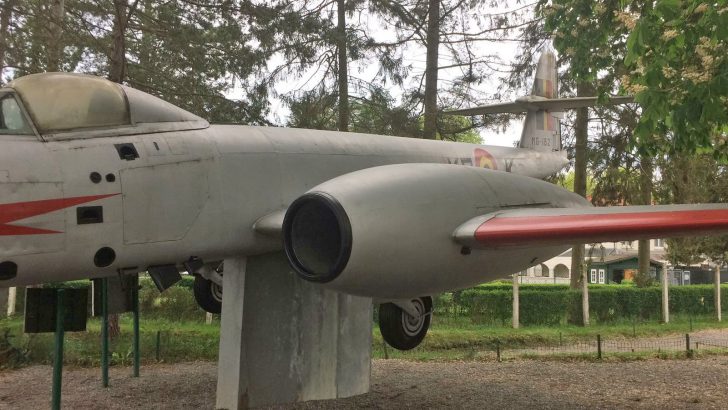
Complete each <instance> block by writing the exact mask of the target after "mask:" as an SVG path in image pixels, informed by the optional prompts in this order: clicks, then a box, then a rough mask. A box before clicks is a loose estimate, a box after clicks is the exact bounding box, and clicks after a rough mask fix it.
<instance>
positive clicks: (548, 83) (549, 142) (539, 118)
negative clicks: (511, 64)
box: [518, 50, 562, 151]
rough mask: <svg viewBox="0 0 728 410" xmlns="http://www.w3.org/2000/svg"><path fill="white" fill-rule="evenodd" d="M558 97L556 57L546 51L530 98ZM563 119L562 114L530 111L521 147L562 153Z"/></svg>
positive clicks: (524, 124)
mask: <svg viewBox="0 0 728 410" xmlns="http://www.w3.org/2000/svg"><path fill="white" fill-rule="evenodd" d="M558 96H559V86H558V79H557V74H556V56H555V55H554V53H553V52H552V51H549V50H546V51H544V52H543V53H541V57H540V58H539V59H538V66H537V67H536V78H535V79H534V81H533V91H532V93H531V96H530V97H536V98H538V97H541V99H543V98H549V99H550V98H558ZM561 117H562V114H561V113H555V112H552V111H550V110H547V109H539V110H534V111H531V110H529V111H528V113H527V114H526V120H525V121H524V123H523V132H522V133H521V142H520V143H519V144H518V145H519V147H521V148H531V149H534V150H537V151H561V129H560V126H559V120H558V119H559V118H561Z"/></svg>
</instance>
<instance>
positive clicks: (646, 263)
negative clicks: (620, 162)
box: [635, 155, 652, 286]
mask: <svg viewBox="0 0 728 410" xmlns="http://www.w3.org/2000/svg"><path fill="white" fill-rule="evenodd" d="M640 166H641V172H640V202H641V204H642V205H651V204H652V161H651V160H650V159H649V158H647V157H646V156H644V155H643V156H642V157H641V159H640ZM637 255H638V263H637V266H638V267H639V275H640V276H641V278H640V280H638V281H635V282H637V284H638V285H640V286H644V285H646V284H648V283H649V282H651V280H650V240H649V239H642V240H640V241H639V242H637Z"/></svg>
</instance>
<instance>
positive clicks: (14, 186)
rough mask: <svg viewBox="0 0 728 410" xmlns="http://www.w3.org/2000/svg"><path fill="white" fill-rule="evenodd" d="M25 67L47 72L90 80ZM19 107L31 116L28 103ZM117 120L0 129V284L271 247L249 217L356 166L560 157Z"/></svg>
mask: <svg viewBox="0 0 728 410" xmlns="http://www.w3.org/2000/svg"><path fill="white" fill-rule="evenodd" d="M32 77H35V78H32V79H29V81H35V82H42V83H50V84H53V83H57V82H63V81H68V79H69V78H72V77H76V79H81V80H83V81H91V79H90V78H87V77H82V76H76V75H62V74H57V75H56V74H45V75H43V74H39V75H35V76H32ZM21 80H22V79H21ZM15 83H16V84H15V85H14V84H10V87H9V88H8V89H5V90H3V91H4V92H5V93H6V94H5V95H6V96H14V97H15V98H16V99H17V100H18V102H21V101H22V100H23V97H22V91H17V90H16V89H15V88H13V87H14V86H15V87H17V88H18V89H21V90H22V88H23V85H24V84H23V82H22V81H20V80H18V81H16V82H15ZM18 83H20V84H18ZM44 87H46V88H50V87H51V86H50V85H48V86H45V85H44ZM124 90H125V91H126V92H129V89H127V88H126V87H124ZM135 94H141V93H140V92H138V91H137V92H136V93H135ZM146 99H147V100H149V101H151V102H152V103H161V100H157V99H155V98H154V97H151V96H146ZM132 102H133V101H131V98H130V103H132ZM145 102H148V101H146V100H145ZM165 104H166V103H165ZM23 111H24V113H25V115H26V117H31V114H30V113H29V112H31V111H32V108H29V107H26V109H24V110H23ZM132 112H133V108H132ZM31 118H32V117H31ZM197 120H199V121H198V122H202V120H201V119H197ZM29 122H30V121H29ZM198 126H199V125H198V124H195V127H198ZM120 128H121V127H120ZM146 128H147V129H153V128H151V127H146ZM168 128H170V127H167V129H168ZM124 132H127V130H126V129H125V130H123V131H122V132H118V133H115V132H114V129H102V130H101V131H100V132H99V131H96V132H95V130H88V131H85V130H81V131H79V130H74V131H70V132H65V133H64V132H48V133H42V132H41V131H35V132H33V133H27V134H24V135H23V134H20V135H12V134H10V133H5V134H2V135H0V147H2V148H0V263H1V262H6V261H7V262H12V263H14V264H16V265H17V275H16V276H15V277H13V278H10V279H6V280H3V281H0V286H3V287H9V286H20V285H30V284H37V283H42V282H50V281H64V280H72V279H79V278H87V277H102V276H109V275H113V274H115V273H116V272H117V271H119V270H120V269H121V270H128V271H134V270H141V271H143V270H145V269H146V268H147V267H149V266H156V265H165V264H170V263H174V264H177V265H179V264H181V263H182V262H185V261H187V260H188V259H189V258H190V257H192V256H195V257H200V258H203V259H204V260H206V261H207V260H210V261H211V260H221V259H224V257H226V256H230V255H257V254H262V253H266V252H270V251H274V250H279V249H281V243H280V239H278V238H271V237H269V236H266V235H261V234H259V233H257V232H255V231H254V230H253V229H252V227H253V225H254V224H255V222H256V221H257V220H258V219H259V218H261V217H263V216H265V215H268V214H271V213H275V212H277V211H280V210H284V209H286V207H287V205H288V204H290V203H291V202H292V201H293V200H294V199H295V198H297V197H298V196H300V195H301V194H303V193H305V192H306V191H308V190H309V189H311V188H313V187H315V186H316V185H318V184H320V183H322V182H325V181H327V180H329V179H332V178H334V177H336V176H340V175H343V174H346V173H349V172H352V171H356V170H361V169H365V168H371V167H376V166H381V165H388V164H401V163H439V164H457V166H477V167H482V168H488V169H494V170H503V171H506V172H511V173H514V174H520V175H525V176H529V177H534V178H543V177H546V176H548V175H551V174H553V173H555V172H557V171H558V170H559V169H561V168H562V167H563V166H564V165H565V164H566V163H567V159H566V156H565V154H564V153H563V152H538V151H533V150H524V149H516V148H507V147H490V146H482V145H475V144H459V143H452V142H444V141H429V140H416V139H407V138H397V137H385V136H378V135H365V134H357V133H340V132H330V131H314V130H303V129H286V128H273V127H253V126H239V125H211V126H206V125H205V126H204V127H200V128H199V129H191V130H184V131H174V130H172V131H162V132H148V133H141V134H131V133H130V135H118V134H123V133H124ZM99 133H100V134H101V136H96V135H97V134H99ZM115 134H117V135H115ZM119 144H133V145H134V148H135V149H136V151H137V154H138V158H135V159H133V160H125V159H122V158H120V155H119V152H118V150H117V148H116V147H117V146H118V145H119ZM452 166H456V165H452ZM94 173H97V174H98V175H100V176H101V180H100V181H99V182H95V181H94V180H92V178H93V176H92V174H94ZM79 207H102V208H103V222H102V223H79V221H78V218H77V217H78V215H77V213H78V212H79V211H78V209H79ZM101 248H110V249H113V250H114V253H115V254H116V257H115V259H114V262H113V263H112V264H111V265H110V266H107V267H99V266H96V265H95V263H94V257H95V254H96V252H97V251H98V250H99V249H101Z"/></svg>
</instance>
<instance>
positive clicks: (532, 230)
mask: <svg viewBox="0 0 728 410" xmlns="http://www.w3.org/2000/svg"><path fill="white" fill-rule="evenodd" d="M716 233H726V234H728V204H709V205H658V206H615V207H597V208H548V209H545V208H529V209H512V210H504V211H497V212H493V213H490V214H487V215H483V216H479V217H475V218H473V219H471V220H469V221H468V222H466V223H464V224H463V225H461V226H460V227H458V228H457V229H456V230H455V232H454V233H453V237H454V239H455V241H457V242H458V243H461V244H463V245H465V246H469V247H472V248H478V249H491V248H502V247H527V246H542V245H571V244H577V243H594V242H617V241H624V240H636V239H651V238H670V237H678V236H691V235H701V234H716Z"/></svg>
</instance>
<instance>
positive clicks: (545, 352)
mask: <svg viewBox="0 0 728 410" xmlns="http://www.w3.org/2000/svg"><path fill="white" fill-rule="evenodd" d="M700 350H710V351H722V350H725V351H726V352H728V332H727V333H726V334H725V336H723V335H720V336H715V335H712V336H703V335H700V334H692V335H691V334H689V333H686V334H685V335H676V336H667V337H659V338H638V339H623V338H619V339H605V338H603V337H601V335H597V336H596V338H594V339H593V340H589V341H583V342H575V343H574V342H569V343H564V344H560V345H555V346H537V347H529V348H519V347H515V348H514V347H509V346H508V345H507V344H504V343H500V342H496V344H495V347H494V348H492V349H488V350H485V351H479V352H477V355H478V356H480V357H492V358H494V359H496V360H504V359H510V358H528V357H541V356H559V355H561V356H592V355H593V357H594V358H597V359H602V358H604V357H605V356H608V355H617V354H629V353H679V352H685V354H686V355H687V356H688V357H690V356H692V355H693V354H694V353H695V352H696V351H700Z"/></svg>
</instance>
